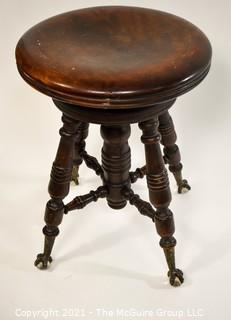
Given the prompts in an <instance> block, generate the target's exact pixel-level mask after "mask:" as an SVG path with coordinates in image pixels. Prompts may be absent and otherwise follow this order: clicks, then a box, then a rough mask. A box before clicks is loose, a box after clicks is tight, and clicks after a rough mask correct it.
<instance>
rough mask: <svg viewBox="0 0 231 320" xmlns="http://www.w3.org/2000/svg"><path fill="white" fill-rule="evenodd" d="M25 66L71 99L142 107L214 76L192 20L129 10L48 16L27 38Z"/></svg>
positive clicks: (22, 44) (20, 48) (21, 63)
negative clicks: (206, 77)
mask: <svg viewBox="0 0 231 320" xmlns="http://www.w3.org/2000/svg"><path fill="white" fill-rule="evenodd" d="M16 60H17V66H18V70H19V72H20V74H21V75H22V77H23V78H24V79H25V80H26V81H27V82H28V83H30V84H31V85H32V86H33V87H34V88H36V89H38V90H40V91H42V92H43V93H45V94H47V95H50V96H52V97H53V98H56V99H58V100H62V101H64V102H68V103H73V104H78V105H82V106H87V107H97V108H109V109H114V108H134V107H145V106H150V105H152V104H153V103H156V102H160V101H163V100H168V99H173V98H176V97H177V96H179V95H180V94H183V93H185V92H187V91H188V90H190V89H191V88H193V87H194V86H196V85H197V84H198V83H199V82H200V81H201V80H202V79H203V78H204V77H205V76H206V74H207V72H208V70H209V66H210V61H211V46H210V43H209V41H208V39H207V38H206V36H205V35H204V34H203V33H202V32H201V31H200V30H199V29H198V28H197V27H196V26H194V25H193V24H191V23H190V22H188V21H186V20H184V19H182V18H179V17H177V16H174V15H172V14H169V13H165V12H161V11H157V10H152V9H145V8H138V7H126V6H105V7H94V8H86V9H81V10H75V11H71V12H67V13H64V14H60V15H58V16H55V17H52V18H50V19H47V20H45V21H43V22H41V23H39V24H37V25H35V26H34V27H33V28H31V29H30V30H29V31H27V32H26V33H25V34H24V35H23V36H22V38H21V39H20V40H19V42H18V45H17V48H16Z"/></svg>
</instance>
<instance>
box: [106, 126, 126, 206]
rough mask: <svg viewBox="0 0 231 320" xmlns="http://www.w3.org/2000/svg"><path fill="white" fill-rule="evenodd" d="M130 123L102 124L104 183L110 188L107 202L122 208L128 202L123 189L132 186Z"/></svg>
mask: <svg viewBox="0 0 231 320" xmlns="http://www.w3.org/2000/svg"><path fill="white" fill-rule="evenodd" d="M130 130H131V129H130V125H128V124H124V125H120V126H116V125H114V126H107V125H102V126H101V135H102V138H103V139H104V144H103V148H102V168H103V172H104V184H105V185H106V186H107V188H108V194H107V202H108V205H109V206H110V207H111V208H113V209H121V208H123V207H124V206H125V205H126V203H127V198H126V197H125V196H124V194H123V192H122V190H123V189H124V188H125V187H127V188H130V176H129V169H130V167H131V153H130V148H129V145H128V138H129V136H130Z"/></svg>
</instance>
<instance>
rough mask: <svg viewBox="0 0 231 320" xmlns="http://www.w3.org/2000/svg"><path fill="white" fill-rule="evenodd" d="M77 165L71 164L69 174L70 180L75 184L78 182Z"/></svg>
mask: <svg viewBox="0 0 231 320" xmlns="http://www.w3.org/2000/svg"><path fill="white" fill-rule="evenodd" d="M78 178H79V166H78V165H73V169H72V174H71V181H74V183H75V184H76V185H78V184H79V179H78Z"/></svg>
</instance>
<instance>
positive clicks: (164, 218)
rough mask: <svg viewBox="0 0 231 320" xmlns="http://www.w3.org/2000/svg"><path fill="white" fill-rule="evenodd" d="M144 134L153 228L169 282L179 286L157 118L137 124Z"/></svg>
mask: <svg viewBox="0 0 231 320" xmlns="http://www.w3.org/2000/svg"><path fill="white" fill-rule="evenodd" d="M139 127H140V128H141V130H142V132H143V134H142V137H141V141H142V142H143V143H144V145H145V155H146V172H147V184H148V189H149V198H150V201H151V203H152V204H153V205H154V206H155V208H156V213H155V217H154V221H155V224H156V229H157V232H158V234H159V235H160V237H161V240H160V246H161V247H162V248H163V250H164V253H165V256H166V260H167V264H168V268H169V272H168V276H169V280H170V284H171V285H173V286H178V285H180V284H181V283H182V282H183V281H184V279H183V273H182V271H180V270H179V269H176V266H175V253H174V248H175V245H176V240H175V238H174V237H173V234H174V231H175V227H174V219H173V214H172V212H171V211H170V210H169V208H168V207H169V204H170V202H171V192H170V188H169V181H168V174H167V171H166V169H165V165H164V160H163V157H162V154H161V149H160V143H159V142H160V134H159V132H158V119H157V118H155V119H152V120H148V121H145V122H142V123H140V124H139Z"/></svg>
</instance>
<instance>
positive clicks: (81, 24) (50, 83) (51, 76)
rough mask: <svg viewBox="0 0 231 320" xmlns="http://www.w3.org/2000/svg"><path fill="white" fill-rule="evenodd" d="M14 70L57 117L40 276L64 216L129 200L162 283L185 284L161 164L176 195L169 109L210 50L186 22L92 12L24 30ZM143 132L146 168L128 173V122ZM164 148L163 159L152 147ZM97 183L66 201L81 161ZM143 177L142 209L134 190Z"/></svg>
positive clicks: (141, 13) (121, 10)
mask: <svg viewBox="0 0 231 320" xmlns="http://www.w3.org/2000/svg"><path fill="white" fill-rule="evenodd" d="M16 60H17V66H18V70H19V72H20V74H21V75H22V77H23V78H24V79H25V80H26V81H27V82H28V83H30V84H31V85H32V86H33V87H34V88H35V89H38V90H40V91H41V92H43V93H45V94H47V95H49V96H51V97H52V99H53V101H54V103H55V105H56V106H57V107H58V108H59V109H60V110H61V111H62V113H63V116H62V121H63V126H62V128H61V129H60V131H59V133H60V136H61V137H60V143H59V147H58V150H57V154H56V157H55V160H54V163H53V165H52V170H51V175H50V183H49V187H48V191H49V194H50V200H49V201H48V202H47V205H46V210H45V223H46V225H45V227H44V228H43V233H44V235H45V241H44V250H43V252H42V253H41V254H39V255H38V256H37V258H36V260H35V265H36V266H37V267H39V268H41V269H46V268H47V267H48V264H49V263H50V262H51V261H52V258H51V252H52V248H53V245H54V241H55V238H56V236H57V235H58V234H59V225H60V224H61V222H62V219H63V216H64V214H67V213H68V212H71V211H72V210H75V209H81V208H83V207H85V206H86V205H88V204H89V203H91V202H94V201H97V200H98V199H100V198H106V200H107V203H108V205H109V206H110V207H111V208H113V209H116V210H118V209H122V208H123V207H125V206H126V205H127V203H128V202H129V203H130V204H131V205H133V206H134V207H136V208H137V209H138V211H139V212H140V213H141V214H142V215H144V216H147V217H148V218H151V220H152V221H153V222H154V223H155V227H156V230H157V233H158V235H159V236H160V246H161V247H162V248H163V251H164V254H165V257H166V261H167V265H168V277H169V282H170V284H171V285H173V286H178V285H180V284H181V283H183V281H184V278H183V273H182V271H181V270H180V269H178V268H177V267H176V264H175V246H176V239H175V238H174V236H173V235H174V231H175V226H174V218H173V213H172V212H171V210H170V208H169V206H170V203H171V191H170V186H169V180H168V174H167V171H166V168H165V164H166V165H168V168H169V170H170V171H171V172H172V173H173V175H174V178H175V180H176V183H177V188H178V192H179V193H182V192H183V191H186V190H190V186H189V184H188V182H187V180H185V179H183V177H182V163H181V156H180V151H179V148H178V146H177V145H176V139H177V137H176V132H175V129H174V124H173V121H172V118H171V116H170V114H169V112H168V109H170V108H171V107H172V105H173V104H174V102H175V100H176V98H177V97H178V96H179V95H180V94H183V93H185V92H186V91H188V90H190V89H192V88H193V87H194V86H196V85H197V84H198V83H199V82H200V81H201V80H202V79H203V78H204V77H205V76H206V74H207V73H208V71H209V67H210V63H211V46H210V43H209V41H208V39H207V38H206V36H205V35H204V34H203V33H202V32H201V31H200V30H199V29H198V28H197V27H195V26H194V25H192V24H191V23H189V22H187V21H185V20H183V19H181V18H178V17H176V16H173V15H171V14H168V13H164V12H160V11H156V10H151V9H144V8H136V7H95V8H88V9H82V10H77V11H72V12H68V13H65V14H62V15H59V16H56V17H53V18H51V19H48V20H46V21H44V22H41V23H39V24H37V25H36V26H34V27H33V28H31V29H30V30H29V31H28V32H26V33H25V34H24V36H23V37H22V38H21V39H20V41H19V42H18V45H17V48H16ZM89 123H97V124H100V125H101V130H100V132H101V136H102V138H103V147H102V164H100V163H99V162H98V161H97V159H96V158H94V157H92V156H90V155H89V154H88V153H87V151H86V138H87V136H88V127H89ZM132 123H138V125H139V128H140V129H141V131H142V135H141V141H142V143H143V144H144V147H145V158H146V163H145V165H143V166H142V167H141V168H137V169H136V170H135V171H130V168H131V153H130V147H129V143H128V140H129V136H130V130H131V128H130V124H132ZM160 143H161V144H162V145H163V155H162V150H161V148H160ZM83 161H84V162H85V163H86V165H87V166H88V167H89V168H91V169H93V170H94V171H95V173H96V174H97V175H98V176H99V177H100V178H101V180H102V183H101V186H99V187H98V188H97V189H96V190H92V191H90V192H89V193H87V194H85V195H78V196H77V197H75V198H74V199H73V200H72V201H70V202H69V203H66V204H64V198H65V197H66V196H67V195H68V193H69V188H70V181H71V180H74V181H75V183H76V184H78V181H79V180H78V171H79V166H80V165H81V163H82V162H83ZM144 176H146V178H147V187H148V190H149V199H150V203H149V202H147V201H144V200H142V199H141V198H140V197H139V195H138V194H135V193H134V191H133V190H132V184H133V183H135V182H136V181H137V180H138V179H139V178H143V177H144Z"/></svg>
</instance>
